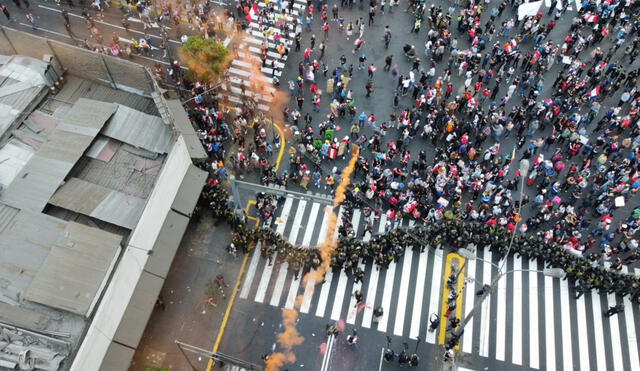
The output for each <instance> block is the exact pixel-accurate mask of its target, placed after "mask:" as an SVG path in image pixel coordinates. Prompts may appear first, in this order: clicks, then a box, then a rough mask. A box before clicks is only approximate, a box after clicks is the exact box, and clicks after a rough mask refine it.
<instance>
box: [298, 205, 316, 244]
mask: <svg viewBox="0 0 640 371" xmlns="http://www.w3.org/2000/svg"><path fill="white" fill-rule="evenodd" d="M318 210H320V203H318V202H314V203H313V204H311V213H310V214H309V219H308V220H307V221H305V225H306V226H307V227H306V230H305V233H304V238H303V239H302V246H303V247H311V238H312V237H313V231H315V228H316V219H318Z"/></svg>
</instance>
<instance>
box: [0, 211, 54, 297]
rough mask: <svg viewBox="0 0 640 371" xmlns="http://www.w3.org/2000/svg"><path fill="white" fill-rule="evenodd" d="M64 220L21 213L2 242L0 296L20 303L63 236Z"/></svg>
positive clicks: (8, 229) (0, 241) (4, 234)
mask: <svg viewBox="0 0 640 371" xmlns="http://www.w3.org/2000/svg"><path fill="white" fill-rule="evenodd" d="M66 224H67V223H66V222H65V221H64V220H60V219H57V218H54V217H52V216H49V215H46V214H41V213H33V212H30V211H25V210H21V211H19V212H18V215H16V216H15V218H14V220H13V222H11V223H10V224H9V225H8V226H7V227H6V229H5V230H4V232H3V233H2V235H1V238H0V254H1V256H2V264H1V265H0V281H2V282H5V283H6V284H7V285H6V286H5V285H4V284H3V285H0V292H1V293H2V294H3V295H6V296H8V297H10V298H12V299H13V300H16V301H19V300H20V298H22V296H23V292H24V291H25V290H26V289H27V288H28V287H29V285H30V284H31V281H32V280H33V277H35V276H36V273H37V272H38V269H40V266H41V265H42V262H43V261H44V260H45V258H46V257H47V255H48V254H49V251H50V250H51V245H53V244H54V243H55V241H56V240H58V238H60V237H61V236H62V235H63V232H64V228H65V226H66Z"/></svg>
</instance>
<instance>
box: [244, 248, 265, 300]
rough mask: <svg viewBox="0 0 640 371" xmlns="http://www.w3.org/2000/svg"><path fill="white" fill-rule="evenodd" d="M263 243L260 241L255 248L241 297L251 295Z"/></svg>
mask: <svg viewBox="0 0 640 371" xmlns="http://www.w3.org/2000/svg"><path fill="white" fill-rule="evenodd" d="M261 245H262V244H261V243H260V242H258V243H257V244H256V247H255V248H254V249H253V256H252V257H251V263H250V264H249V270H248V271H247V276H246V277H245V279H244V284H243V285H242V291H240V298H241V299H246V298H247V297H248V296H249V291H250V290H251V283H252V282H253V278H254V277H255V275H256V268H258V262H259V261H260V247H261Z"/></svg>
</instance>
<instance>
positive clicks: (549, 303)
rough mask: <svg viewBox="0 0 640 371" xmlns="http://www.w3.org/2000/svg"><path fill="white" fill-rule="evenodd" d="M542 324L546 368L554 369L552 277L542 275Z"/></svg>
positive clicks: (554, 339)
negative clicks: (543, 326) (544, 336)
mask: <svg viewBox="0 0 640 371" xmlns="http://www.w3.org/2000/svg"><path fill="white" fill-rule="evenodd" d="M544 293H545V295H544V324H545V331H544V332H545V334H546V338H545V340H546V341H545V344H546V358H547V367H546V369H547V370H555V369H556V346H555V341H556V338H555V334H554V331H555V327H554V320H553V319H554V313H553V279H552V278H551V277H549V276H545V277H544Z"/></svg>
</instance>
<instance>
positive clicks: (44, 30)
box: [18, 22, 71, 39]
mask: <svg viewBox="0 0 640 371" xmlns="http://www.w3.org/2000/svg"><path fill="white" fill-rule="evenodd" d="M18 24H19V25H21V26H25V27H31V25H30V24H27V23H22V22H21V23H18ZM31 28H33V27H31ZM35 31H43V32H48V33H50V34H54V35H58V36H62V37H65V38H67V39H71V37H70V36H69V35H65V34H61V33H59V32H56V31H51V30H47V29H46V28H42V27H40V26H38V27H36V29H35Z"/></svg>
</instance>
